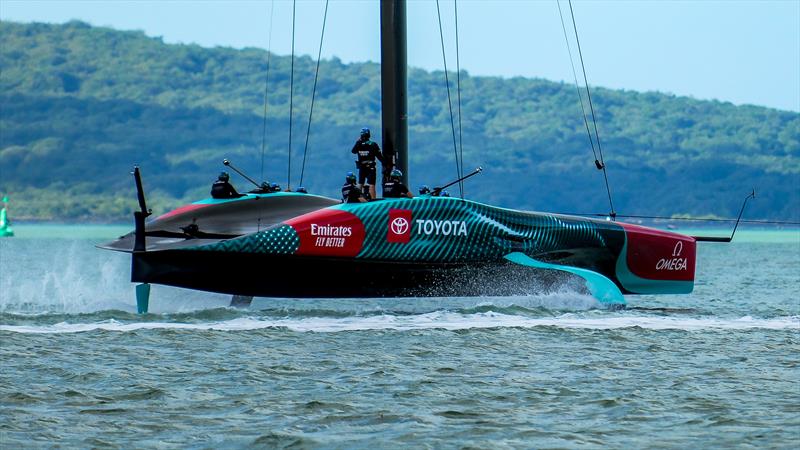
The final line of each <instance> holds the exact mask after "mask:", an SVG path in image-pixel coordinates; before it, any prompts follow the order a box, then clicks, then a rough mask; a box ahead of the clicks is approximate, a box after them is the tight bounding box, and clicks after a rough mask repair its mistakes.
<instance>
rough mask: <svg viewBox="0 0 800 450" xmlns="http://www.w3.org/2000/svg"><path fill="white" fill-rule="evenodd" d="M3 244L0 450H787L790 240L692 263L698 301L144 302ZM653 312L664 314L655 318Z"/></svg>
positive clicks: (56, 260)
mask: <svg viewBox="0 0 800 450" xmlns="http://www.w3.org/2000/svg"><path fill="white" fill-rule="evenodd" d="M129 228H130V227H129V226H124V227H109V226H91V227H89V226H86V227H75V226H72V227H71V226H53V225H48V226H45V225H38V226H37V225H27V226H26V225H24V224H15V231H16V232H17V237H14V238H5V239H0V448H3V449H5V448H42V447H45V448H48V447H64V448H176V447H180V448H244V447H248V448H250V447H255V448H287V447H290V448H347V449H349V448H492V449H495V448H500V449H502V448H553V447H556V448H597V447H612V448H628V447H658V448H662V447H663V448H722V447H725V448H728V447H737V448H750V447H760V448H792V449H796V448H798V447H799V446H800V232H798V231H757V230H746V229H745V230H742V231H740V234H738V235H737V239H736V240H735V241H734V243H732V244H714V243H702V244H699V252H698V253H699V255H698V264H697V280H698V281H697V283H696V286H695V292H694V293H693V294H691V295H684V296H658V297H655V296H629V297H627V300H628V303H629V308H628V309H626V310H618V311H611V310H606V309H602V308H601V307H600V306H599V305H598V304H597V303H596V302H595V301H594V300H593V299H592V298H591V297H588V296H586V295H584V294H582V293H581V292H580V291H575V290H571V288H570V287H569V286H570V284H565V287H564V288H563V289H562V290H560V291H557V292H555V293H550V294H547V295H537V294H536V287H535V286H531V293H530V295H527V296H520V297H498V298H486V297H483V298H434V299H367V300H355V299H342V300H308V299H306V300H304V299H300V300H288V299H266V298H257V299H256V300H255V301H254V302H253V305H252V307H251V308H250V309H246V310H236V309H232V308H228V307H227V305H228V302H229V298H228V297H227V296H222V295H215V294H208V293H202V292H194V291H189V290H182V289H176V288H168V287H162V286H153V291H152V294H151V312H150V314H147V315H137V314H135V296H134V285H133V284H132V283H130V281H129V270H130V267H129V264H130V261H129V259H128V258H127V257H126V255H124V254H119V253H114V252H109V251H103V250H99V249H97V248H95V247H94V245H95V244H97V243H100V242H104V241H107V240H110V239H111V238H113V237H116V236H118V235H121V234H123V233H125V232H127V231H128V230H129ZM658 308H662V309H658Z"/></svg>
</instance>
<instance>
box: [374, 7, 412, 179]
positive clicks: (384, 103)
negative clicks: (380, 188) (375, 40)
mask: <svg viewBox="0 0 800 450" xmlns="http://www.w3.org/2000/svg"><path fill="white" fill-rule="evenodd" d="M406 64H407V58H406V0H381V123H382V126H383V133H382V137H383V156H384V159H385V160H386V161H387V162H388V163H391V162H392V161H394V165H395V167H397V168H398V169H400V170H401V171H402V172H403V183H404V184H405V185H406V186H408V116H407V112H408V100H407V95H406V91H407V86H408V81H407V67H406Z"/></svg>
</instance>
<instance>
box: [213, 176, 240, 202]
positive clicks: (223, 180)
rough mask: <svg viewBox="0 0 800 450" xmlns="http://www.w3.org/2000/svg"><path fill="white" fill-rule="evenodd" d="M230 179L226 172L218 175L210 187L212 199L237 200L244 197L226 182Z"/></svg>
mask: <svg viewBox="0 0 800 450" xmlns="http://www.w3.org/2000/svg"><path fill="white" fill-rule="evenodd" d="M230 178H231V177H230V175H228V172H222V173H220V174H219V177H217V181H215V182H214V184H212V185H211V197H212V198H239V197H241V196H242V195H244V194H240V193H238V192H236V189H234V187H233V185H232V184H230V183H229V182H228V181H229V180H230Z"/></svg>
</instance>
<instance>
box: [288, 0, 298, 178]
mask: <svg viewBox="0 0 800 450" xmlns="http://www.w3.org/2000/svg"><path fill="white" fill-rule="evenodd" d="M296 7H297V0H292V69H291V75H290V76H289V164H288V168H287V174H286V190H287V191H289V190H291V189H292V108H293V106H294V105H293V100H294V18H295V10H296Z"/></svg>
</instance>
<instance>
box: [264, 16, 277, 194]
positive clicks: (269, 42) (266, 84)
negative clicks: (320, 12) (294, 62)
mask: <svg viewBox="0 0 800 450" xmlns="http://www.w3.org/2000/svg"><path fill="white" fill-rule="evenodd" d="M274 12H275V0H272V4H271V6H270V8H269V38H268V39H267V77H266V78H265V79H264V125H263V126H262V127H261V181H264V150H265V148H266V145H267V104H268V97H267V93H268V91H267V89H268V87H269V66H270V61H271V59H272V17H273V13H274Z"/></svg>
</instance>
